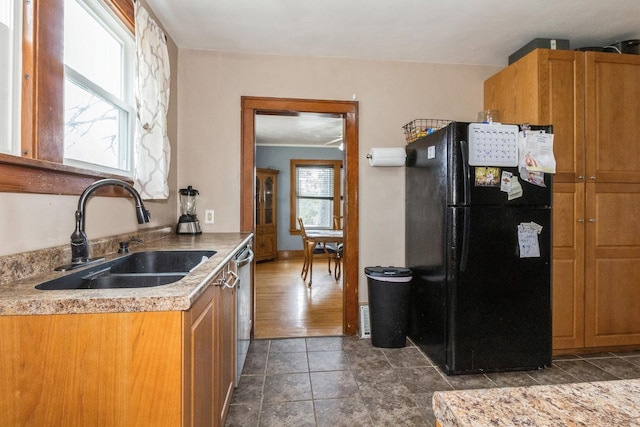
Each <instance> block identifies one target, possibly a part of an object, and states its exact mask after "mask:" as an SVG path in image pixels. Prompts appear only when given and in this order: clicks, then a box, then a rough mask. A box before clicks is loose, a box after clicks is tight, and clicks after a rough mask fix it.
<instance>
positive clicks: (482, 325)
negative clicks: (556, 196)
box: [445, 206, 551, 373]
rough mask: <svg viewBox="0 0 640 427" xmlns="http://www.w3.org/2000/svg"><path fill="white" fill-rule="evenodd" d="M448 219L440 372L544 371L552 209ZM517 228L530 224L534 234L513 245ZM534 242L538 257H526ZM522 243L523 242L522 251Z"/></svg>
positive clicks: (489, 210)
mask: <svg viewBox="0 0 640 427" xmlns="http://www.w3.org/2000/svg"><path fill="white" fill-rule="evenodd" d="M447 217H448V223H449V227H448V229H449V233H450V235H449V242H450V246H449V254H448V270H447V356H446V359H447V361H446V366H445V370H446V371H447V372H448V373H468V372H482V371H485V372H487V371H502V370H515V369H533V368H538V367H542V366H545V365H549V364H550V363H551V210H550V209H530V208H524V207H510V208H505V207H484V206H478V207H476V206H474V207H462V208H451V209H450V210H449V213H448V216H447ZM520 224H529V225H531V224H535V227H541V229H540V230H541V231H540V234H536V235H535V237H534V236H532V235H531V234H526V235H522V236H521V238H520V239H519V234H518V226H519V225H520ZM525 237H527V239H525ZM532 242H537V247H538V249H539V256H531V255H535V248H532V247H531V246H532V245H531V243H532ZM520 243H528V244H529V246H527V247H526V251H521V249H520ZM533 246H535V244H534V245H533Z"/></svg>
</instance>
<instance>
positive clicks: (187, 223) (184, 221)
mask: <svg viewBox="0 0 640 427" xmlns="http://www.w3.org/2000/svg"><path fill="white" fill-rule="evenodd" d="M185 217H186V218H185ZM201 233H202V229H201V228H200V221H198V220H197V219H196V218H195V217H193V216H189V215H183V216H181V217H180V219H179V220H178V225H176V234H201Z"/></svg>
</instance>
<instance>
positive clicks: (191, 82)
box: [178, 49, 501, 301]
mask: <svg viewBox="0 0 640 427" xmlns="http://www.w3.org/2000/svg"><path fill="white" fill-rule="evenodd" d="M178 67H179V69H180V75H179V82H178V90H179V92H180V94H179V97H178V105H179V106H178V110H179V113H178V138H179V141H180V144H179V146H178V150H179V155H178V184H179V186H181V187H182V186H185V185H189V184H190V185H193V186H194V187H195V188H197V189H198V190H199V191H200V195H201V197H200V199H199V209H200V210H201V211H203V210H204V209H215V210H216V214H215V217H216V223H215V224H213V225H205V226H204V230H205V231H238V230H239V227H240V225H239V224H240V222H239V221H240V161H241V159H240V107H241V105H240V98H241V96H264V97H282V98H307V99H332V100H352V99H354V97H355V98H356V100H358V101H359V114H360V115H359V144H360V146H359V151H360V176H359V180H360V183H359V210H360V241H359V250H360V260H359V267H358V268H359V269H360V280H359V299H360V300H361V301H366V298H367V297H366V294H367V292H366V278H365V277H364V274H363V272H362V270H363V269H364V267H365V266H368V265H403V264H404V169H403V168H401V167H397V168H396V167H392V168H372V167H369V166H368V162H367V159H366V157H365V156H366V153H367V152H368V151H369V148H371V147H379V146H404V145H405V141H404V136H403V133H402V125H404V124H406V123H407V122H409V121H411V120H413V119H416V118H446V119H454V120H460V121H468V120H475V119H476V117H477V112H478V111H479V110H481V109H482V106H483V81H484V80H485V79H486V78H487V77H489V76H491V75H493V74H495V73H496V72H497V71H499V69H500V68H501V67H483V66H464V65H440V64H423V63H412V62H390V61H366V60H350V59H329V58H296V57H285V56H267V55H264V56H260V55H243V54H233V53H221V52H211V51H203V50H193V49H181V50H180V53H179V66H178Z"/></svg>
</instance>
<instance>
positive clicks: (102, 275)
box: [36, 251, 216, 290]
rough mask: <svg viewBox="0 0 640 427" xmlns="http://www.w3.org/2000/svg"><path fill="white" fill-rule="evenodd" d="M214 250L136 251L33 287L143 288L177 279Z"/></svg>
mask: <svg viewBox="0 0 640 427" xmlns="http://www.w3.org/2000/svg"><path fill="white" fill-rule="evenodd" d="M215 253H216V252H215V251H148V252H137V253H133V254H130V255H127V256H124V257H122V258H117V259H114V260H111V261H107V262H104V263H101V264H97V265H95V266H92V267H91V268H88V269H85V270H82V271H78V272H77V273H73V274H69V275H66V276H63V277H59V278H57V279H53V280H49V281H48V282H44V283H40V284H39V285H37V286H36V289H40V290H62V289H114V288H146V287H152V286H161V285H167V284H169V283H173V282H177V281H178V280H180V279H182V278H183V277H184V276H186V275H187V274H188V273H189V272H190V271H191V270H193V269H195V268H196V267H198V266H199V265H200V264H201V263H202V262H203V261H206V260H207V259H208V258H209V257H211V256H212V255H214V254H215Z"/></svg>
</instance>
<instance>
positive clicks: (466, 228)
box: [460, 206, 471, 271]
mask: <svg viewBox="0 0 640 427" xmlns="http://www.w3.org/2000/svg"><path fill="white" fill-rule="evenodd" d="M469 209H470V208H469V207H468V206H467V207H464V208H462V223H463V229H462V248H461V250H462V253H461V254H460V271H466V270H467V259H468V258H469V240H470V237H469V234H470V232H471V230H470V229H471V215H470V212H469Z"/></svg>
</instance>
